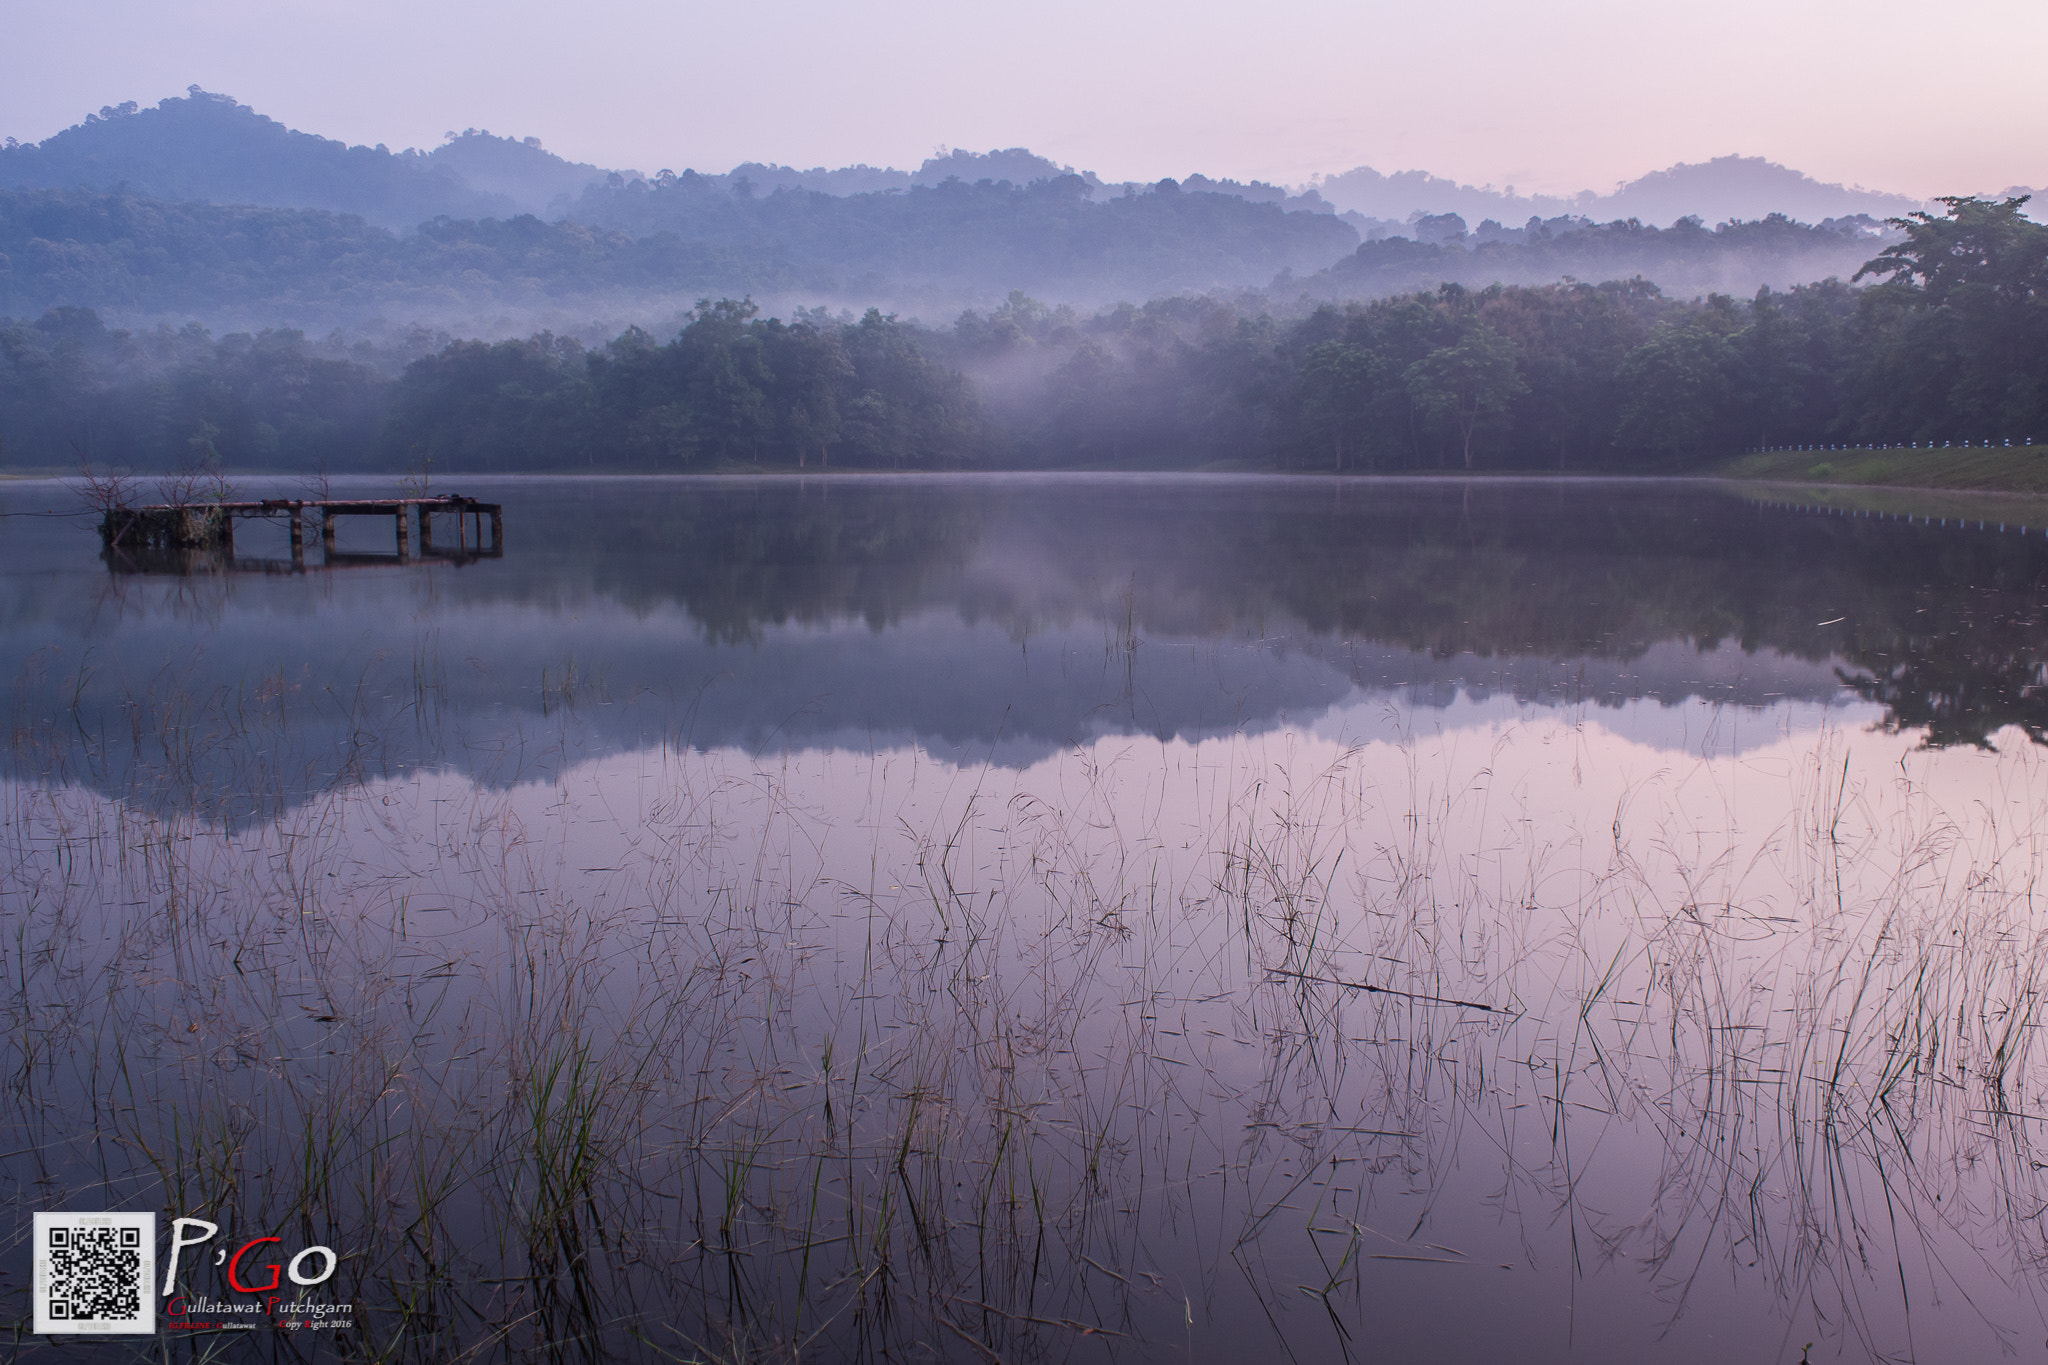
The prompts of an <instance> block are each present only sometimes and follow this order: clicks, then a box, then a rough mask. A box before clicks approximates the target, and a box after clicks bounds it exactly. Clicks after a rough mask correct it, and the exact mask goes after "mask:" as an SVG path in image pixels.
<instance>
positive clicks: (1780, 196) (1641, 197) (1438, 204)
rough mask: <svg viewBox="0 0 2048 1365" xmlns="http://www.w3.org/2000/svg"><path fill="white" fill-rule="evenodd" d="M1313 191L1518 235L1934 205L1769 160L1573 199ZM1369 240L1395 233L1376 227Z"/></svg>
mask: <svg viewBox="0 0 2048 1365" xmlns="http://www.w3.org/2000/svg"><path fill="white" fill-rule="evenodd" d="M1312 184H1313V186H1314V188H1315V189H1316V190H1318V191H1319V192H1320V193H1321V194H1322V196H1323V197H1324V198H1325V199H1327V200H1329V201H1330V202H1331V203H1333V204H1335V205H1336V206H1337V207H1338V208H1339V209H1342V210H1345V211H1347V212H1351V213H1357V214H1360V215H1362V216H1363V217H1366V218H1369V219H1381V220H1391V221H1392V222H1394V223H1405V222H1408V221H1411V220H1412V219H1413V218H1414V217H1415V216H1416V215H1418V214H1442V213H1455V214H1459V215H1460V216H1462V217H1464V218H1466V219H1469V220H1471V221H1473V222H1481V221H1484V220H1487V219H1491V220H1493V221H1495V222H1497V223H1502V224H1505V225H1507V226H1509V227H1520V226H1522V225H1523V223H1524V222H1525V221H1526V220H1527V219H1530V218H1554V217H1563V216H1571V217H1578V218H1590V219H1593V220H1595V221H1599V222H1610V221H1616V220H1626V219H1630V218H1634V219H1637V220H1639V221H1641V222H1643V223H1647V224H1652V225H1654V226H1657V227H1668V226H1670V225H1671V224H1672V223H1675V222H1677V221H1678V220H1679V219H1680V218H1687V217H1696V218H1699V219H1701V220H1702V221H1703V222H1705V223H1707V224H1709V225H1712V224H1715V223H1723V222H1746V221H1755V220H1757V219H1761V218H1766V217H1768V216H1770V215H1771V214H1773V213H1782V214H1784V215H1785V216H1786V217H1788V218H1795V219H1798V220H1800V221H1801V222H1819V221H1821V220H1822V219H1827V218H1848V217H1853V216H1855V215H1857V214H1868V215H1869V216H1871V217H1873V218H1894V217H1898V216H1899V215H1901V214H1906V213H1911V212H1913V211H1914V210H1916V209H1920V208H1924V207H1925V205H1924V204H1923V203H1922V202H1921V201H1920V200H1917V199H1914V198H1912V197H1910V196H1908V195H1903V194H1889V193H1886V192H1884V191H1880V190H1866V189H1862V188H1860V187H1856V186H1848V185H1831V184H1824V183H1822V182H1821V181H1818V180H1815V179H1814V178H1813V177H1812V176H1809V175H1806V174H1803V173H1802V172H1799V171H1795V170H1793V169H1792V168H1791V167H1789V166H1781V165H1779V164H1778V163H1777V162H1775V161H1767V160H1765V159H1764V158H1762V157H1760V156H1720V157H1715V158H1714V159H1713V160H1711V161H1703V162H1696V163H1690V164H1688V163H1684V162H1681V163H1680V164H1678V165H1676V166H1672V167H1669V168H1668V169H1665V170H1661V171H1652V172H1650V173H1649V174H1648V175H1645V176H1641V177H1639V178H1637V179H1635V180H1631V181H1628V182H1627V183H1625V184H1622V185H1618V186H1616V187H1615V189H1614V191H1613V192H1612V193H1610V194H1596V193H1594V192H1593V191H1591V190H1585V191H1582V192H1581V193H1578V194H1573V195H1542V194H1531V195H1523V194H1517V193H1515V189H1514V186H1512V185H1510V186H1508V187H1507V188H1506V189H1504V190H1496V189H1495V188H1493V187H1492V186H1491V185H1486V186H1473V185H1462V184H1459V183H1457V182H1456V181H1453V180H1446V179H1443V178H1442V177H1440V176H1435V175H1431V174H1429V173H1428V172H1426V171H1398V172H1395V173H1394V174H1392V175H1383V174H1381V173H1380V172H1378V171H1376V170H1374V169H1373V168H1372V167H1370V166H1359V167H1357V168H1355V169H1353V170H1349V171H1345V172H1343V173H1342V174H1339V175H1327V176H1319V177H1317V178H1316V179H1315V180H1314V181H1313V182H1312ZM1367 235H1368V236H1375V235H1391V234H1390V233H1388V232H1387V231H1386V230H1384V229H1382V230H1381V231H1380V232H1378V233H1375V232H1373V231H1371V230H1370V229H1368V230H1367Z"/></svg>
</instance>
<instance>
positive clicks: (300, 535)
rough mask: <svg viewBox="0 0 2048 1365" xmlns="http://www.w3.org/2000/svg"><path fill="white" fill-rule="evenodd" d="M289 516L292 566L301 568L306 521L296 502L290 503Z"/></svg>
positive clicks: (304, 548)
mask: <svg viewBox="0 0 2048 1365" xmlns="http://www.w3.org/2000/svg"><path fill="white" fill-rule="evenodd" d="M290 516H291V520H292V567H293V568H295V569H303V568H305V567H306V523H305V521H304V519H303V518H302V516H301V514H300V510H299V505H298V504H297V503H293V504H292V507H291V512H290ZM230 524H232V523H230Z"/></svg>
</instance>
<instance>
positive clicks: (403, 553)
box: [100, 493, 505, 572]
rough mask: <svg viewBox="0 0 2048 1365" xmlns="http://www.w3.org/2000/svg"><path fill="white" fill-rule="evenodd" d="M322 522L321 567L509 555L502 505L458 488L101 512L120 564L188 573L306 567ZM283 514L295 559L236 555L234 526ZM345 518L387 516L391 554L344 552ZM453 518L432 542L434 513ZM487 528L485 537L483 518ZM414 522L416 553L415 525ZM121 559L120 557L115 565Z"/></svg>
mask: <svg viewBox="0 0 2048 1365" xmlns="http://www.w3.org/2000/svg"><path fill="white" fill-rule="evenodd" d="M309 516H313V517H317V519H318V521H319V524H320V561H319V564H318V566H317V567H321V568H348V567H359V566H363V565H369V564H391V563H398V564H411V563H414V562H416V561H424V560H436V561H452V562H455V563H462V564H466V563H469V562H470V561H472V560H476V559H497V558H500V557H502V556H503V555H504V553H505V509H504V506H503V505H502V504H500V503H495V502H479V501H477V500H476V499H475V498H469V497H464V496H463V495H462V494H460V493H448V494H445V495H443V496H441V497H435V498H263V499H259V500H256V501H249V502H202V503H189V504H185V505H182V506H180V505H172V504H161V505H158V506H153V507H113V508H109V509H107V511H106V512H105V513H103V514H102V515H101V517H100V541H101V544H102V545H103V546H104V547H105V550H106V553H107V560H108V563H109V564H110V565H114V567H116V568H130V569H139V570H142V571H149V570H151V569H157V570H161V571H166V572H189V571H191V570H192V569H194V568H197V567H199V564H198V563H195V562H194V561H195V560H197V561H204V562H206V563H208V564H211V565H212V566H214V567H219V568H226V569H233V568H241V567H247V568H250V569H256V570H259V571H263V570H270V571H275V570H277V569H286V570H288V571H294V572H302V571H304V569H305V568H306V567H307V565H306V529H307V528H306V523H307V520H308V518H309ZM252 517H253V518H261V519H263V520H266V521H267V520H273V519H276V518H278V517H283V518H284V519H285V521H286V525H287V526H288V528H289V530H290V535H291V561H290V564H289V565H285V564H284V563H283V562H281V561H269V560H256V561H251V562H250V563H248V564H247V565H246V566H245V565H241V564H238V563H237V561H236V558H235V523H236V522H237V521H238V520H245V519H248V518H252ZM340 517H389V518H391V521H392V525H393V527H394V529H395V532H396V536H395V541H396V552H395V553H394V554H388V555H387V554H378V553H372V554H364V553H361V552H350V553H340V552H338V551H337V550H336V549H335V545H334V530H335V522H336V520H337V519H338V518H340ZM437 517H439V518H441V519H442V520H443V522H444V523H445V521H446V519H447V518H449V517H453V518H454V519H455V525H454V528H453V529H454V532H455V535H454V542H453V544H450V543H449V542H448V540H447V539H445V531H444V539H443V540H442V541H441V543H440V544H439V545H437V544H436V543H435V540H434V527H435V518H437ZM486 519H488V521H489V526H490V533H489V537H488V539H486V536H485V530H484V528H485V522H486ZM415 523H417V525H418V528H419V533H418V546H419V548H418V550H417V551H415V550H414V548H413V546H414V535H413V527H414V525H415ZM117 561H120V562H117Z"/></svg>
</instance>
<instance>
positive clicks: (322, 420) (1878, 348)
mask: <svg viewBox="0 0 2048 1365" xmlns="http://www.w3.org/2000/svg"><path fill="white" fill-rule="evenodd" d="M2022 207H2023V205H2022V204H2021V202H2020V201H2018V200H2008V201H2004V202H2000V203H1990V202H1985V201H1979V200H1968V199H1965V200H1955V201H1950V203H1949V205H1948V211H1947V212H1945V213H1944V214H1942V215H1938V216H1932V215H1918V216H1916V217H1915V218H1914V219H1912V220H1910V221H1909V222H1907V224H1906V231H1905V233H1904V237H1903V240H1901V241H1900V242H1899V243H1897V244H1896V245H1893V246H1891V247H1889V248H1887V249H1886V250H1884V251H1883V252H1881V253H1880V254H1878V255H1877V256H1876V257H1875V258H1874V259H1872V260H1871V261H1870V263H1869V265H1868V266H1867V267H1866V268H1865V270H1864V272H1863V273H1864V274H1865V275H1866V277H1868V278H1873V279H1875V280H1877V281H1878V283H1876V284H1874V285H1873V286H1872V287H1869V288H1866V289H1860V290H1858V289H1852V288H1851V287H1849V286H1848V285H1845V284H1843V283H1841V282H1839V281H1828V282H1824V283H1821V284H1815V285H1809V286H1802V287H1799V288H1795V289H1793V290H1790V291H1786V292H1778V291H1772V290H1763V291H1759V292H1758V293H1757V294H1756V295H1755V296H1754V297H1752V298H1748V299H1738V298H1734V297H1730V296H1726V295H1711V296H1709V297H1707V298H1705V299H1700V300H1693V301H1686V300H1679V299H1673V298H1671V297H1669V296H1667V295H1665V294H1663V293H1662V292H1661V291H1659V290H1658V289H1657V288H1656V287H1655V286H1654V285H1652V284H1649V283H1647V282H1644V281H1641V280H1634V281H1628V282H1622V283H1610V284H1601V285H1589V284H1576V283H1567V284H1550V285H1539V286H1498V285H1495V286H1489V287H1487V288H1485V289H1481V290H1470V289H1466V288H1463V287H1461V286H1458V285H1455V284H1450V285H1445V286H1442V287H1440V288H1437V289H1434V290H1430V291H1426V292H1416V293H1409V294H1403V295H1400V296H1397V297H1393V298H1389V299H1382V300H1377V301H1373V302H1354V303H1350V304H1346V305H1343V306H1336V305H1324V306H1321V307H1316V308H1314V309H1313V310H1312V311H1308V312H1306V313H1304V314H1301V315H1296V316H1292V317H1281V316H1276V315H1274V314H1273V313H1271V312H1268V311H1263V310H1256V309H1247V308H1242V307H1239V306H1237V305H1233V304H1232V303H1229V302H1226V301H1223V300H1219V299H1217V298H1214V297H1177V298H1166V299H1162V300H1158V301H1155V302H1153V303H1150V304H1147V305H1145V306H1143V307H1131V306H1123V307H1118V308H1115V309H1111V310H1106V311H1102V312H1099V313H1095V314H1093V315H1083V314H1080V313H1077V312H1076V311H1074V310H1073V309H1071V308H1066V307H1060V308H1048V307H1046V306H1044V305H1042V304H1037V303H1034V302H1033V301H1032V300H1031V299H1029V298H1028V297H1026V296H1024V295H1022V294H1021V293H1020V294H1015V295H1013V296H1012V297H1011V299H1010V300H1009V301H1008V302H1007V303H1005V304H1004V305H1002V306H1001V307H999V308H996V309H994V310H992V311H990V312H986V313H984V312H978V311H969V312H967V313H964V314H963V315H961V316H960V317H959V318H958V319H957V320H956V321H955V323H954V324H953V325H952V326H951V327H948V328H943V329H927V328H922V327H917V326H915V325H912V324H908V323H904V322H900V321H898V320H896V319H893V318H889V317H887V316H884V315H883V314H881V313H879V312H875V311H870V312H869V313H868V314H867V315H866V316H864V317H862V318H859V319H857V320H856V319H852V318H850V317H834V316H830V315H827V314H825V313H823V312H822V311H817V312H805V313H798V314H795V315H792V316H790V317H788V318H786V319H768V318H763V317H760V316H758V315H757V313H756V310H755V309H754V308H753V306H752V305H751V304H747V303H740V302H733V301H730V300H727V301H721V302H705V303H704V304H702V305H700V306H699V307H698V308H697V309H695V310H694V312H693V315H692V317H691V319H690V321H689V323H688V325H687V326H686V327H684V328H683V329H682V330H681V331H680V332H679V333H678V334H677V335H675V336H674V337H673V339H670V340H666V341H664V340H662V339H660V338H658V337H656V336H653V335H650V334H648V333H646V332H643V331H640V330H638V329H633V330H629V331H627V332H626V333H624V334H623V335H621V336H618V337H617V338H615V339H613V340H612V341H610V342H609V343H607V344H605V345H602V346H598V347H594V348H591V347H585V346H584V345H582V344H581V343H579V342H577V341H575V340H572V339H568V338H564V337H559V336H555V335H551V334H542V335H538V336H534V337H530V338H527V339H524V340H517V341H503V342H497V343H489V342H480V341H462V342H457V341H450V340H447V339H439V340H437V339H435V338H431V337H428V336H425V335H424V334H416V335H414V336H413V337H411V338H409V339H408V340H407V341H405V342H404V343H402V344H400V345H397V346H385V347H379V346H373V345H371V344H370V343H367V342H359V343H356V344H354V345H352V346H351V345H347V344H344V343H343V342H342V341H341V340H340V339H339V338H336V339H332V340H330V341H328V342H325V343H316V342H309V341H307V339H306V338H305V337H304V336H303V335H302V334H300V333H297V332H287V331H273V332H266V333H262V334H258V335H254V336H251V335H231V336H226V337H221V338H215V337H213V336H211V335H209V334H208V333H207V332H206V331H205V330H204V329H203V328H200V327H198V326H197V325H192V326H188V327H185V328H182V329H177V330H173V329H171V328H168V327H164V328H157V329H153V330H149V331H145V332H141V333H133V334H131V333H129V332H126V331H122V330H118V329H109V328H107V327H106V326H105V325H104V324H103V323H102V321H101V320H100V319H99V318H98V317H97V316H96V315H94V314H92V313H90V312H88V311H84V310H76V309H71V310H55V311H52V312H49V313H46V314H45V315H44V316H42V317H41V318H39V319H38V320H36V321H34V322H27V323H8V324H4V325H0V440H4V441H5V453H6V457H7V458H8V459H9V460H10V461H12V462H13V463H16V464H17V465H20V464H29V465H45V466H49V465H57V466H62V465H68V464H71V463H73V462H76V461H88V462H94V463H97V464H100V465H102V466H104V465H107V464H116V463H121V464H130V465H138V466H158V467H164V466H174V465H179V464H186V465H192V464H206V465H212V464H226V465H229V466H234V465H242V466H257V467H265V468H282V467H302V468H304V467H312V466H314V465H321V466H324V467H327V468H330V469H335V470H340V469H351V468H385V469H412V470H421V469H426V468H434V469H440V470H479V471H482V470H492V471H504V470H544V469H575V468H586V469H587V468H601V469H632V470H645V471H661V472H689V471H709V470H717V469H722V468H732V467H761V468H772V467H790V468H810V467H869V468H924V469H934V468H971V467H1021V468H1032V467H1038V468H1048V467H1051V468H1173V467H1178V468H1199V467H1204V466H1213V465H1217V464H1228V465H1232V466H1235V467H1247V466H1249V467H1271V468H1304V469H1325V470H1331V471H1357V470H1380V471H1384V470H1405V469H1457V470H1463V469H1481V468H1490V469H1606V470H1617V469H1619V470H1642V471H1652V470H1654V471H1673V470H1683V469H1688V468H1697V467H1700V466H1701V465H1702V464H1704V463H1707V462H1710V461H1713V460H1715V459H1718V458H1722V457H1725V456H1727V455H1730V454H1733V453H1735V452H1738V451H1740V450H1743V449H1746V448H1751V447H1754V446H1759V445H1788V444H1805V443H1822V442H1844V441H1849V442H1861V441H1873V442H1906V441H1922V442H1924V441H1929V440H1932V441H1936V442H1946V441H1957V442H1960V441H1962V440H1965V439H1968V440H1971V441H1975V442H1983V441H1985V440H1992V441H2003V440H2008V439H2011V440H2016V441H2017V440H2024V439H2026V438H2028V437H2032V436H2048V367H2044V357H2048V227H2042V226H2040V225H2038V224H2035V223H2032V222H2030V221H2028V220H2027V219H2025V218H2024V217H2022V216H2021V210H2022Z"/></svg>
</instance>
